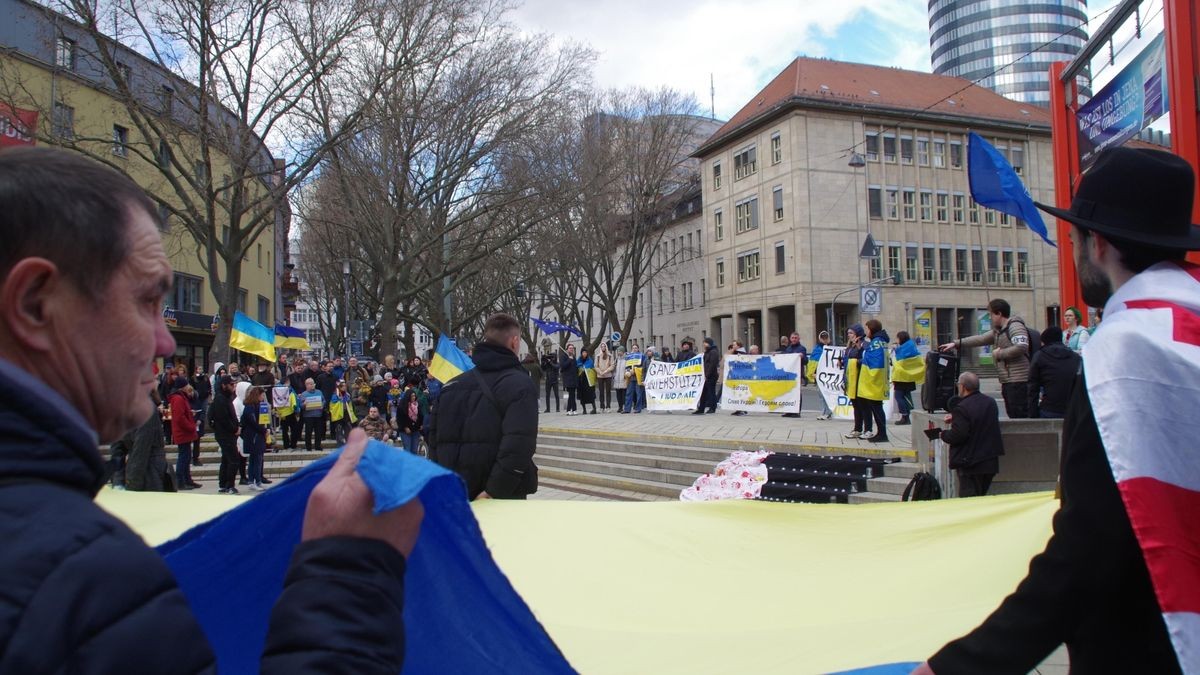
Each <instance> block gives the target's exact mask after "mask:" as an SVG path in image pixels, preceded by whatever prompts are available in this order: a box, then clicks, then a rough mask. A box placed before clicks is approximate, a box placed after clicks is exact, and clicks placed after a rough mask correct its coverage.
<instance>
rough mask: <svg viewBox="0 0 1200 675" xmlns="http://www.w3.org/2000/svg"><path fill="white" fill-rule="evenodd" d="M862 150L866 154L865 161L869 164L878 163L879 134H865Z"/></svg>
mask: <svg viewBox="0 0 1200 675" xmlns="http://www.w3.org/2000/svg"><path fill="white" fill-rule="evenodd" d="M864 150H866V152H867V160H868V161H871V162H878V161H879V134H877V133H875V132H871V133H869V134H867V140H866V143H864Z"/></svg>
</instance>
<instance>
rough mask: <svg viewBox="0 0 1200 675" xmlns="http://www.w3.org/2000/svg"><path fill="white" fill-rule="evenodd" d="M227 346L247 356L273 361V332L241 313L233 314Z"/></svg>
mask: <svg viewBox="0 0 1200 675" xmlns="http://www.w3.org/2000/svg"><path fill="white" fill-rule="evenodd" d="M229 346H230V347H233V348H234V349H236V350H238V351H242V352H246V353H247V354H254V355H255V356H261V357H262V358H264V359H266V360H268V361H274V360H275V331H273V330H271V329H270V328H267V327H266V326H264V325H262V324H261V323H259V322H257V321H255V320H254V319H251V318H250V317H248V316H246V315H245V314H242V313H241V312H234V314H233V329H232V331H231V332H230V333H229Z"/></svg>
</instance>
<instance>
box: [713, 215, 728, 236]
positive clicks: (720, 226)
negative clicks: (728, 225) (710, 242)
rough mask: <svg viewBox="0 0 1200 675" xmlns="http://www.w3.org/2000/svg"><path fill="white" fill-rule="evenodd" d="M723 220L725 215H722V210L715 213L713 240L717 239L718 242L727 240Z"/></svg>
mask: <svg viewBox="0 0 1200 675" xmlns="http://www.w3.org/2000/svg"><path fill="white" fill-rule="evenodd" d="M723 218H724V215H723V214H722V213H721V210H720V209H717V210H716V211H713V239H716V240H717V241H721V240H722V239H724V238H725V223H724V221H723Z"/></svg>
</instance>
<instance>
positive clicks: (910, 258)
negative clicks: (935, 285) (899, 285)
mask: <svg viewBox="0 0 1200 675" xmlns="http://www.w3.org/2000/svg"><path fill="white" fill-rule="evenodd" d="M919 255H920V254H919V253H918V252H917V245H916V244H909V245H907V246H905V247H904V277H905V278H906V279H908V280H909V281H916V280H917V278H918V272H917V264H918V256H919Z"/></svg>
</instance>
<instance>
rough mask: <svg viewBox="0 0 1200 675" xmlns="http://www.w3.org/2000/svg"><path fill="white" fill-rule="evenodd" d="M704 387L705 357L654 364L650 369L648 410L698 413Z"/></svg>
mask: <svg viewBox="0 0 1200 675" xmlns="http://www.w3.org/2000/svg"><path fill="white" fill-rule="evenodd" d="M703 388H704V357H703V356H696V357H694V358H690V359H688V360H687V361H681V362H679V363H665V362H662V361H651V362H650V367H649V368H647V369H646V409H647V410H695V409H696V406H697V405H698V404H699V403H700V390H701V389H703Z"/></svg>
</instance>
